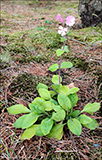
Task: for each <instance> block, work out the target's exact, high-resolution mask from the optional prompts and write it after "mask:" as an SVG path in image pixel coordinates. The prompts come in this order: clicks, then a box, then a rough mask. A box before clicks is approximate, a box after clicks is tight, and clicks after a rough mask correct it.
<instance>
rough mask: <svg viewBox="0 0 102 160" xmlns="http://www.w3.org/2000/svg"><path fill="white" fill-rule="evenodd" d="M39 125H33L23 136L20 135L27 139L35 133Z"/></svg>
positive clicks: (22, 138)
mask: <svg viewBox="0 0 102 160" xmlns="http://www.w3.org/2000/svg"><path fill="white" fill-rule="evenodd" d="M38 127H39V125H37V124H35V125H32V126H31V127H29V128H27V129H26V130H25V131H24V132H23V134H22V136H21V137H20V139H21V140H25V139H30V138H32V137H33V136H34V135H35V132H36V130H37V128H38Z"/></svg>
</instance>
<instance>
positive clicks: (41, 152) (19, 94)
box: [0, 1, 102, 160]
mask: <svg viewBox="0 0 102 160" xmlns="http://www.w3.org/2000/svg"><path fill="white" fill-rule="evenodd" d="M58 13H60V14H61V15H62V17H63V18H66V17H67V16H69V15H73V16H74V17H75V19H76V24H75V25H74V26H73V27H72V28H71V30H70V35H69V38H68V41H67V42H66V45H68V47H69V52H68V53H67V54H64V56H63V60H66V61H71V62H72V63H73V67H72V68H71V69H69V70H68V69H63V70H62V72H61V75H62V77H63V84H70V83H72V82H73V83H74V85H75V86H76V87H79V88H80V91H79V92H78V97H79V101H78V103H77V106H76V107H77V108H79V109H82V108H83V106H84V105H85V104H87V103H88V102H90V103H92V102H100V104H101V103H102V91H101V90H102V82H101V80H102V74H101V73H102V61H101V58H102V55H101V54H102V35H101V33H102V24H99V25H98V26H97V27H87V28H81V21H80V17H79V16H78V1H51V2H50V1H14V2H13V1H2V2H1V18H0V22H1V44H0V47H1V57H0V62H1V63H0V69H1V70H0V79H1V90H0V92H1V96H0V99H1V101H0V111H1V139H0V140H1V142H0V152H1V159H10V158H11V159H46V160H49V159H52V160H57V159H58V160H63V159H69V160H70V159H71V160H73V159H89V160H98V159H99V160H101V158H102V148H101V147H102V146H101V144H102V109H101V108H100V110H99V111H98V112H97V113H95V114H94V115H93V116H91V117H94V118H95V119H96V120H97V122H98V123H99V125H98V128H97V129H95V130H94V131H90V130H89V129H86V128H83V131H82V134H81V136H80V137H78V136H75V135H71V134H69V133H68V132H66V131H64V136H63V138H62V140H61V141H57V140H54V139H48V138H46V137H37V136H34V137H33V138H32V139H31V140H25V141H23V142H21V141H20V136H21V135H22V133H23V131H22V130H21V129H15V128H14V127H13V125H12V124H13V123H14V122H15V121H16V119H17V118H18V117H19V115H16V116H12V115H10V114H9V113H8V112H7V107H10V106H11V105H13V104H16V103H20V104H23V105H25V106H27V105H28V104H29V103H30V102H32V100H33V99H34V98H35V97H36V96H37V95H38V93H37V90H36V86H37V84H38V83H39V82H42V83H44V84H47V85H49V86H50V85H51V84H52V82H51V77H52V75H53V74H56V72H55V73H51V72H49V71H48V68H49V66H50V65H51V64H53V63H54V62H56V61H58V60H59V59H58V58H57V55H56V54H55V53H56V49H58V48H59V47H61V46H62V43H61V42H60V38H61V36H60V35H58V33H57V30H58V26H59V25H60V22H59V21H56V18H55V17H56V16H57V14H58Z"/></svg>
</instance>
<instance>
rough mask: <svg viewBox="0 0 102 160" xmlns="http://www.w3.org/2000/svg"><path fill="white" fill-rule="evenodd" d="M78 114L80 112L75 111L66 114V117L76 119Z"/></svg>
mask: <svg viewBox="0 0 102 160" xmlns="http://www.w3.org/2000/svg"><path fill="white" fill-rule="evenodd" d="M79 114H80V111H79V110H76V111H73V112H72V113H69V114H68V117H69V118H70V117H73V118H76V117H77V116H78V115H79Z"/></svg>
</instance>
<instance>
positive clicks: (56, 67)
mask: <svg viewBox="0 0 102 160" xmlns="http://www.w3.org/2000/svg"><path fill="white" fill-rule="evenodd" d="M57 69H59V65H58V64H57V63H55V64H52V65H51V66H50V67H49V69H48V70H50V71H52V72H54V71H57Z"/></svg>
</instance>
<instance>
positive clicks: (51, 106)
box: [43, 101, 54, 111]
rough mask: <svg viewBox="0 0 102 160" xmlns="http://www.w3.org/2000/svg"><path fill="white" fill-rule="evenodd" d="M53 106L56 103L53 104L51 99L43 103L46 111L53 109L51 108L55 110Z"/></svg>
mask: <svg viewBox="0 0 102 160" xmlns="http://www.w3.org/2000/svg"><path fill="white" fill-rule="evenodd" d="M53 106H54V104H53V103H52V102H51V101H45V102H44V103H43V107H44V109H45V110H46V111H51V110H53Z"/></svg>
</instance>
